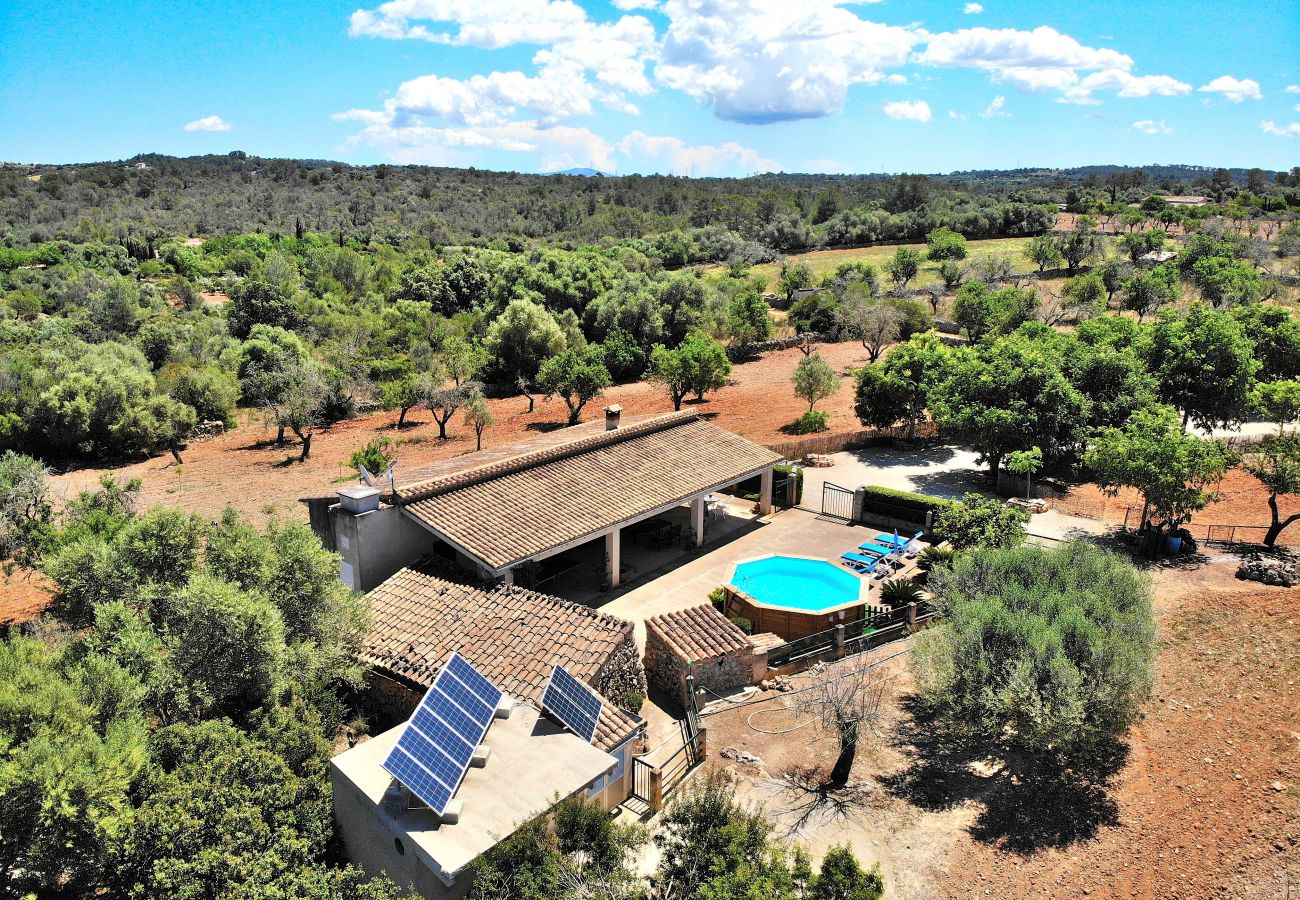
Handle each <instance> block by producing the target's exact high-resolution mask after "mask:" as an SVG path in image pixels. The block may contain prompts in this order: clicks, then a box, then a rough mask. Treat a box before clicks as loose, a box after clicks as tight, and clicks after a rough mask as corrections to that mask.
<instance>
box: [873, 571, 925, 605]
mask: <svg viewBox="0 0 1300 900" xmlns="http://www.w3.org/2000/svg"><path fill="white" fill-rule="evenodd" d="M920 599H921V586H920V585H919V584H917V583H916V582H915V581H913V580H912V579H910V578H895V579H893V580H892V581H886V582H885V583H884V584H882V585H881V586H880V602H881V603H883V604H885V605H886V606H888V607H889V608H890V609H897V608H898V607H900V606H907V604H909V603H917V602H919V601H920Z"/></svg>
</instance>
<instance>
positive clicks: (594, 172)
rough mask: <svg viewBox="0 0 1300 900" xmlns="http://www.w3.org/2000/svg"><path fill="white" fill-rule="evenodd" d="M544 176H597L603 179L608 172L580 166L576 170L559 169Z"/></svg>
mask: <svg viewBox="0 0 1300 900" xmlns="http://www.w3.org/2000/svg"><path fill="white" fill-rule="evenodd" d="M546 174H547V175H586V176H588V177H594V176H599V177H601V178H605V177H607V176H608V175H609V173H608V172H602V171H600V169H588V168H584V167H582V166H579V167H578V168H576V169H561V170H560V171H558V172H547V173H546Z"/></svg>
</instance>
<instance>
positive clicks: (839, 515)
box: [822, 481, 853, 522]
mask: <svg viewBox="0 0 1300 900" xmlns="http://www.w3.org/2000/svg"><path fill="white" fill-rule="evenodd" d="M822 515H823V516H828V517H830V518H832V519H842V520H844V521H845V522H850V521H852V520H853V491H851V490H849V489H848V488H846V487H840V486H839V485H838V484H831V483H830V482H829V481H827V482H825V483H824V484H823V485H822Z"/></svg>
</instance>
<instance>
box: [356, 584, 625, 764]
mask: <svg viewBox="0 0 1300 900" xmlns="http://www.w3.org/2000/svg"><path fill="white" fill-rule="evenodd" d="M430 566H431V564H429V563H421V564H417V565H416V566H414V567H411V568H406V569H402V570H401V571H400V572H398V573H397V574H395V575H393V576H392V577H391V578H389V579H388V580H387V581H385V582H384V583H383V584H381V585H379V587H377V588H375V589H374V590H373V591H371V592H370V594H369V599H370V604H371V612H372V615H373V617H374V624H373V625H372V626H371V628H370V631H369V633H368V634H367V635H366V642H365V650H364V657H365V661H366V662H368V663H369V664H371V665H373V666H375V667H376V668H378V669H381V670H384V671H387V672H390V673H392V674H393V675H396V676H399V677H400V678H402V679H404V680H406V681H409V682H413V683H415V684H417V685H421V686H426V687H427V686H428V685H430V684H432V683H433V677H434V675H436V674H437V673H438V669H439V667H441V666H442V664H443V662H445V661H446V659H447V657H448V656H449V655H450V654H451V652H452V651H453V650H454V651H456V652H458V653H460V655H461V656H463V657H465V659H467V660H469V662H470V663H472V664H473V665H474V666H475V667H476V668H478V670H479V671H481V672H482V673H483V674H484V675H486V676H487V677H488V678H489V679H491V680H492V682H493V683H494V684H495V685H497V686H498V687H499V688H501V690H503V691H505V692H506V693H507V694H510V695H511V696H512V697H515V698H516V699H519V700H524V701H526V702H528V703H531V704H532V705H534V706H537V707H540V706H541V704H542V692H543V691H544V690H545V688H546V680H547V678H548V677H549V676H550V674H551V666H552V665H557V664H558V665H562V666H564V667H565V668H566V669H568V670H569V671H570V672H572V673H573V675H574V676H575V677H576V678H578V679H580V680H582V681H583V682H586V683H588V684H591V683H592V681H593V679H595V678H596V676H597V675H598V674H599V672H600V670H601V668H602V667H603V666H604V665H605V663H606V662H607V661H608V660H609V657H610V655H611V654H612V653H613V652H614V651H615V650H616V649H617V648H618V647H619V645H620V644H622V643H623V642H624V641H625V640H626V639H627V638H628V636H629V635H631V634H632V623H631V622H627V621H624V620H623V619H618V618H615V617H614V616H610V615H606V614H604V613H600V612H596V611H595V610H593V609H588V608H587V607H585V606H581V605H579V604H577V603H570V602H569V601H567V600H561V599H560V598H559V597H552V596H550V595H549V594H542V593H538V592H536V591H528V590H524V589H522V588H518V587H508V586H504V585H499V586H496V587H490V588H485V587H481V586H476V585H472V584H466V583H463V582H458V581H450V580H447V579H445V578H441V577H439V576H437V575H434V574H432V572H431V571H430ZM640 722H641V720H640V719H639V718H637V717H636V716H632V715H629V714H627V713H625V712H623V711H622V710H619V709H618V708H616V707H615V706H614V705H613V704H612V703H610V702H609V701H608V700H606V702H605V704H604V707H603V708H602V710H601V717H600V722H599V724H598V726H597V730H596V738H595V740H594V741H593V743H595V744H596V746H598V747H600V748H601V749H603V750H609V749H612V748H613V747H614V746H616V745H617V744H619V743H621V742H622V741H623V740H624V739H625V738H627V737H628V736H629V735H630V734H631V733H632V732H633V731H635V730H636V728H637V727H638V726H639V725H640Z"/></svg>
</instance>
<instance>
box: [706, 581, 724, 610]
mask: <svg viewBox="0 0 1300 900" xmlns="http://www.w3.org/2000/svg"><path fill="white" fill-rule="evenodd" d="M709 602H710V603H712V604H713V608H714V609H716V610H718V611H719V612H721V611H722V610H723V608H724V607H726V605H727V589H726V588H724V587H722V586H718V587H715V588H714V589H713V590H711V591H709Z"/></svg>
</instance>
